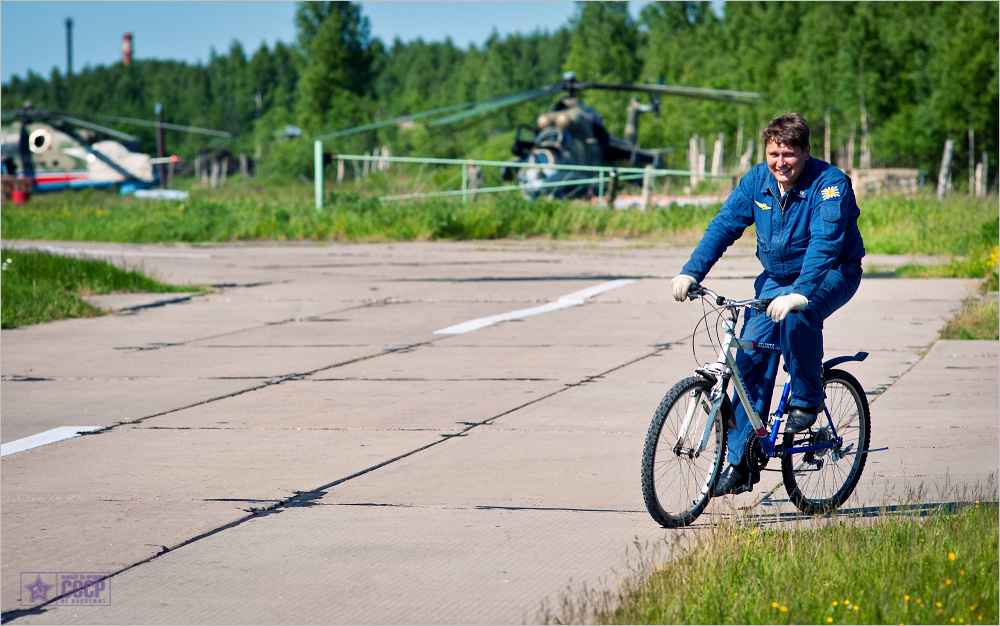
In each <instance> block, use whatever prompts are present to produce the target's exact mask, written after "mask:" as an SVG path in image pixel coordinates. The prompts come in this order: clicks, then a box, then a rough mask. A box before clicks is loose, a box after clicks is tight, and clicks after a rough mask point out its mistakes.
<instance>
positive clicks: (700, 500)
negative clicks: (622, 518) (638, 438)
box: [642, 376, 733, 528]
mask: <svg viewBox="0 0 1000 626" xmlns="http://www.w3.org/2000/svg"><path fill="white" fill-rule="evenodd" d="M711 390H712V383H711V382H709V381H708V380H706V379H705V378H702V377H700V376H691V377H689V378H685V379H684V380H682V381H680V382H679V383H677V384H676V385H674V386H673V387H672V388H671V389H670V391H669V392H667V395H666V396H664V398H663V400H662V401H661V402H660V405H659V406H658V407H657V409H656V413H655V414H654V415H653V421H652V423H651V424H650V425H649V432H648V433H647V434H646V443H645V445H644V447H643V453H642V497H643V500H645V502H646V509H647V510H648V511H649V514H650V515H651V516H652V517H653V519H654V520H656V522H657V523H659V524H660V525H662V526H665V527H667V528H679V527H682V526H687V525H689V524H691V523H693V522H694V521H695V519H697V518H698V516H699V515H701V513H702V511H704V510H705V506H706V505H707V504H708V500H709V499H710V498H711V497H712V487H713V486H714V485H715V481H716V480H717V479H718V477H719V473H720V472H721V471H722V463H723V461H724V459H725V456H726V429H725V428H724V427H723V426H722V424H724V423H725V422H724V421H723V420H725V419H726V416H728V415H729V414H731V413H732V410H733V407H732V403H731V402H730V401H729V399H728V398H726V399H724V400H723V403H722V408H721V409H720V411H719V413H718V414H717V415H716V416H715V420H714V426H713V428H712V432H711V433H710V434H709V442H708V445H707V447H706V448H705V450H704V452H702V453H701V454H699V455H697V456H694V457H692V456H690V455H691V454H693V451H692V450H691V448H693V447H695V446H697V445H698V443H700V440H701V437H702V434H703V433H704V431H705V424H706V419H707V418H708V414H709V411H710V410H711V407H710V405H709V403H708V401H707V396H708V393H709V392H710V391H711ZM692 401H693V402H697V403H698V407H697V408H696V410H695V414H694V419H693V420H692V422H691V426H690V428H689V429H688V440H689V441H690V440H691V439H692V438H695V439H697V441H696V442H694V443H693V445H691V446H684V448H686V450H687V452H685V451H677V450H675V446H676V444H677V431H678V430H679V429H680V427H681V425H682V424H683V422H684V419H685V417H686V415H687V411H688V408H689V407H690V403H691V402H692Z"/></svg>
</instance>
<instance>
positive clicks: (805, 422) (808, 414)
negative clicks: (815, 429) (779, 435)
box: [785, 405, 823, 435]
mask: <svg viewBox="0 0 1000 626" xmlns="http://www.w3.org/2000/svg"><path fill="white" fill-rule="evenodd" d="M822 408H823V405H820V406H818V407H813V408H809V409H802V408H799V407H797V406H793V407H789V408H788V420H787V421H786V422H785V434H786V435H794V434H795V433H800V432H802V431H803V430H806V429H808V428H809V427H810V426H812V425H813V424H815V423H816V416H817V415H818V414H819V412H820V410H821V409H822Z"/></svg>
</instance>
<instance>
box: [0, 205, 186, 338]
mask: <svg viewBox="0 0 1000 626" xmlns="http://www.w3.org/2000/svg"><path fill="white" fill-rule="evenodd" d="M5 210H6V209H5ZM0 254H2V256H3V263H2V268H3V271H2V280H3V284H2V293H0V296H2V307H0V311H2V318H3V328H16V327H19V326H29V325H32V324H40V323H43V322H51V321H55V320H60V319H66V318H73V317H96V316H99V315H104V314H105V311H103V310H101V309H99V308H98V307H95V306H93V305H91V304H89V303H87V302H86V301H84V300H83V299H82V298H81V297H80V296H82V295H87V294H109V293H136V292H147V293H166V292H180V291H200V290H202V289H201V288H199V287H192V286H190V285H189V286H174V285H167V284H164V283H161V282H159V281H157V280H154V279H152V278H149V277H148V276H145V275H144V274H142V272H140V271H138V270H132V269H122V268H119V267H116V266H114V265H112V264H110V263H108V262H106V261H99V260H92V259H75V258H69V257H64V256H57V255H54V254H49V253H48V252H38V251H29V250H13V249H7V248H4V249H3V250H2V252H0Z"/></svg>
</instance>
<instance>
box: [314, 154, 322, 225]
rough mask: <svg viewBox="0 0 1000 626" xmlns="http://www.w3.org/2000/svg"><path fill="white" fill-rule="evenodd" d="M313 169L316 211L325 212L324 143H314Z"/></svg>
mask: <svg viewBox="0 0 1000 626" xmlns="http://www.w3.org/2000/svg"><path fill="white" fill-rule="evenodd" d="M313 161H314V163H313V168H314V171H315V180H316V210H317V211H322V210H323V142H322V141H320V140H318V139H317V140H316V141H315V142H314V143H313Z"/></svg>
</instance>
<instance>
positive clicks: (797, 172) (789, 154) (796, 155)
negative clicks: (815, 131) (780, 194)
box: [765, 141, 809, 191]
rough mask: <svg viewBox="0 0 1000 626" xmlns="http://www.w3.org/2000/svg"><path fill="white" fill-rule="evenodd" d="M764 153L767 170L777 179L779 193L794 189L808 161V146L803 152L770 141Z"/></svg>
mask: <svg viewBox="0 0 1000 626" xmlns="http://www.w3.org/2000/svg"><path fill="white" fill-rule="evenodd" d="M765 153H766V154H767V169H768V170H769V171H770V172H771V175H772V176H774V178H775V179H777V181H778V185H779V186H780V187H781V191H788V190H789V189H791V188H792V187H794V186H795V183H796V181H798V180H799V177H800V176H802V172H803V171H805V169H806V162H807V161H808V160H809V146H806V148H805V150H803V149H802V148H798V147H795V146H788V145H785V144H783V143H777V142H775V141H771V142H768V144H767V149H766V150H765Z"/></svg>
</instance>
